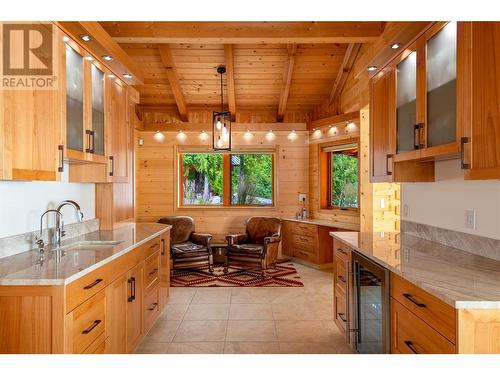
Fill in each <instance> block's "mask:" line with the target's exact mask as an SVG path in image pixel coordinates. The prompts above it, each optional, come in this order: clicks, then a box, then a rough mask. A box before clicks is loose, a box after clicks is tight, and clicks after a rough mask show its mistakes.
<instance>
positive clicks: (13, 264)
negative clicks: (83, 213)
mask: <svg viewBox="0 0 500 375" xmlns="http://www.w3.org/2000/svg"><path fill="white" fill-rule="evenodd" d="M170 228H171V226H170V225H164V224H156V223H124V224H122V225H121V226H120V227H119V228H117V229H115V230H111V231H96V232H91V233H87V234H83V235H81V236H78V237H73V238H71V239H68V240H66V241H63V242H62V243H61V249H62V251H63V252H62V253H61V251H60V250H59V251H55V250H51V249H50V248H49V247H47V248H46V250H45V253H44V259H43V261H40V253H39V251H38V250H31V251H26V252H23V253H19V254H16V255H12V256H9V257H6V258H2V259H0V285H65V284H69V283H71V282H72V281H74V280H76V279H78V278H80V277H82V276H83V275H86V274H87V273H89V272H92V271H93V270H95V269H96V268H99V267H101V266H103V265H104V264H106V263H108V262H111V261H112V260H113V259H116V258H118V257H120V256H122V255H123V254H125V253H127V252H129V251H131V250H133V249H135V248H136V247H138V246H140V245H142V244H144V243H146V242H147V241H149V240H151V239H153V238H154V237H156V236H158V235H160V234H161V233H164V232H166V231H168V230H170ZM81 241H117V242H118V241H119V242H120V243H118V244H114V245H106V246H95V248H93V249H85V250H83V249H81V250H79V249H74V250H67V251H64V248H66V247H68V246H71V245H72V244H76V243H78V242H81ZM61 254H64V255H63V256H60V255H61ZM58 255H59V256H58Z"/></svg>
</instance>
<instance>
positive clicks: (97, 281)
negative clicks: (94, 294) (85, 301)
mask: <svg viewBox="0 0 500 375" xmlns="http://www.w3.org/2000/svg"><path fill="white" fill-rule="evenodd" d="M101 281H102V279H97V280H96V281H94V282H93V283H91V284H89V285H87V286H84V287H83V289H85V290H88V289H92V288H93V287H95V286H96V285H97V284H99V283H100V282H101Z"/></svg>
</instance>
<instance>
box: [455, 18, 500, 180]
mask: <svg viewBox="0 0 500 375" xmlns="http://www.w3.org/2000/svg"><path fill="white" fill-rule="evenodd" d="M458 35H459V39H461V40H463V48H462V49H461V50H460V51H459V52H458V56H459V58H460V59H461V61H462V63H461V64H459V65H458V74H459V75H463V76H464V77H466V78H467V79H466V80H465V84H464V89H463V91H461V92H459V94H460V95H459V96H458V107H459V108H461V111H460V112H459V117H458V123H459V126H460V127H461V128H462V129H463V132H464V137H463V138H462V142H461V143H462V145H463V147H462V149H461V151H462V152H461V157H462V168H463V169H464V170H465V178H466V179H478V180H479V179H481V180H482V179H500V22H463V23H459V28H458Z"/></svg>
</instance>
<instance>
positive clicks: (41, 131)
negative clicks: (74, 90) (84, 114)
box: [0, 25, 66, 181]
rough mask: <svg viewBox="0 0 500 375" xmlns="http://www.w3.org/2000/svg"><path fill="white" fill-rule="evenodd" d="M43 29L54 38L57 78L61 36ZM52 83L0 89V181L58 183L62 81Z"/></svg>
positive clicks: (62, 122)
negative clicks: (38, 87) (34, 86)
mask: <svg viewBox="0 0 500 375" xmlns="http://www.w3.org/2000/svg"><path fill="white" fill-rule="evenodd" d="M46 29H47V30H50V32H51V33H52V34H53V36H54V39H53V46H54V47H55V48H54V49H53V53H55V55H54V56H53V59H54V64H55V65H54V66H55V67H56V68H57V71H58V72H57V76H56V77H57V78H59V76H60V75H61V74H62V73H61V71H63V70H64V44H63V42H62V35H61V33H60V31H59V29H58V28H57V27H55V26H53V25H52V27H51V25H47V26H46ZM51 60H52V59H51ZM50 63H52V61H50ZM18 78H19V77H18ZM53 82H55V83H54V86H52V87H51V88H47V89H45V88H44V89H29V88H26V87H25V88H22V89H20V88H12V89H0V179H3V180H46V181H57V180H59V179H60V172H62V171H63V168H64V165H63V163H62V162H63V155H64V145H65V138H66V137H65V130H66V129H65V118H64V116H63V103H62V101H63V100H62V95H61V93H62V92H64V87H63V86H64V79H55V80H54V81H53ZM47 87H48V86H47Z"/></svg>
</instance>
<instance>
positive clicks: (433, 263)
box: [330, 232, 500, 309]
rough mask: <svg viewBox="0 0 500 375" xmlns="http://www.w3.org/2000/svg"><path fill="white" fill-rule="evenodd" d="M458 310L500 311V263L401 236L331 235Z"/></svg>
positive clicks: (349, 233)
mask: <svg viewBox="0 0 500 375" xmlns="http://www.w3.org/2000/svg"><path fill="white" fill-rule="evenodd" d="M330 235H331V236H332V237H334V238H336V239H339V240H341V241H342V242H344V243H346V244H347V245H349V246H350V247H352V248H354V249H355V250H356V251H357V252H359V253H361V254H362V255H364V256H366V257H368V258H370V259H372V260H373V261H375V262H376V263H378V264H380V265H381V266H383V267H385V268H387V269H388V270H389V271H391V272H394V273H396V274H397V275H399V276H401V277H403V278H405V279H406V280H408V281H410V282H411V283H413V284H415V285H418V286H419V287H420V288H422V289H424V290H425V291H427V292H429V293H431V294H432V295H434V296H436V297H438V298H439V299H441V300H443V301H444V302H446V303H448V304H449V305H451V306H453V307H455V308H457V309H499V308H500V262H499V261H497V260H493V259H489V258H485V257H481V256H478V255H474V254H471V253H468V252H465V251H462V250H458V249H455V248H452V247H448V246H445V245H441V244H439V243H436V242H431V241H428V240H424V239H421V238H418V237H415V236H412V235H409V234H404V233H388V232H385V233H371V232H361V233H360V232H330Z"/></svg>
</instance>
